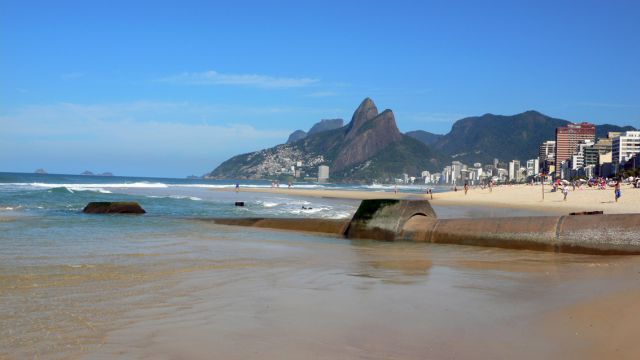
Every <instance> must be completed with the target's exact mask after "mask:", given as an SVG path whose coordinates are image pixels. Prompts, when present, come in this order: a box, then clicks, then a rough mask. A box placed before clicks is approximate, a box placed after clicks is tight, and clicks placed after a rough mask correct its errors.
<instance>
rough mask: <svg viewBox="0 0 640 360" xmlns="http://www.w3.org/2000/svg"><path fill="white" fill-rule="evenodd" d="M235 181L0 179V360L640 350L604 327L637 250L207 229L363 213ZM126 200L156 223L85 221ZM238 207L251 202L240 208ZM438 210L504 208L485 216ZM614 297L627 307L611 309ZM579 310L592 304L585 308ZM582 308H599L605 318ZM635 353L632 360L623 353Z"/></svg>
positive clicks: (629, 286) (632, 286)
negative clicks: (601, 252)
mask: <svg viewBox="0 0 640 360" xmlns="http://www.w3.org/2000/svg"><path fill="white" fill-rule="evenodd" d="M241 185H242V186H243V187H248V186H255V187H258V186H264V187H270V183H269V182H243V183H242V184H241ZM234 186H235V185H234V183H233V182H224V181H203V180H180V179H155V178H153V179H152V178H124V177H108V178H107V177H89V176H67V175H35V174H11V173H0V359H5V358H6V359H33V358H39V359H42V358H44V359H70V358H81V359H112V358H119V359H210V358H224V359H250V358H255V359H298V358H316V359H335V358H342V359H363V358H367V359H378V358H380V359H387V358H402V359H423V358H462V359H464V358H530V359H538V358H567V355H568V354H569V355H571V356H574V357H575V356H579V357H580V358H594V359H595V358H607V357H611V355H612V354H613V355H619V356H614V358H634V357H633V356H636V355H639V354H640V349H636V348H634V349H631V350H629V349H628V348H625V346H628V345H629V344H634V343H635V334H637V331H640V329H638V322H637V321H630V322H629V321H627V325H628V326H627V327H626V328H625V331H624V332H620V331H619V332H615V331H611V329H610V328H606V326H607V324H609V323H611V322H619V323H624V322H625V319H631V320H633V319H634V317H633V316H629V315H628V314H626V313H624V312H620V313H619V314H618V315H619V316H618V317H616V318H609V317H602V315H600V313H598V311H599V310H598V309H600V308H602V309H605V310H607V309H609V308H611V306H614V307H615V308H619V309H634V305H633V304H637V303H638V302H640V287H639V286H638V285H637V284H638V274H640V262H639V261H638V258H637V257H628V258H625V257H598V256H584V255H573V254H552V253H542V252H531V251H509V250H502V249H489V248H474V247H465V246H455V245H432V244H413V243H385V242H375V241H348V240H345V239H343V238H339V237H334V236H322V235H313V234H301V233H294V232H281V231H272V230H265V229H252V228H241V227H229V226H222V225H216V224H212V223H210V222H206V221H201V220H199V219H200V218H202V217H208V216H215V217H222V216H287V217H325V218H347V217H349V216H351V214H352V213H353V212H354V211H355V209H356V207H357V206H358V202H357V201H350V200H340V199H318V198H295V197H287V196H284V195H280V194H258V193H243V192H242V191H241V192H240V193H235V192H227V191H224V192H221V191H212V189H214V188H220V187H228V188H232V187H234ZM295 186H297V187H302V186H308V187H321V186H322V187H335V188H344V189H350V190H354V189H356V190H361V191H392V190H393V188H392V187H381V186H375V187H367V186H353V185H318V184H296V185H295ZM401 190H402V191H414V192H419V191H420V188H419V187H415V188H402V189H401ZM115 200H128V201H138V202H140V203H141V204H142V206H143V207H144V208H145V209H146V210H147V211H148V213H147V214H145V215H141V216H118V215H113V216H102V215H86V214H83V213H82V212H81V209H82V208H83V207H84V206H85V205H86V203H88V202H90V201H115ZM235 201H245V202H246V203H247V206H246V207H243V208H237V207H235V206H234V204H233V203H234V202H235ZM303 206H304V207H306V208H309V207H310V208H312V209H311V210H305V209H302V207H303ZM505 211H508V210H505ZM436 212H437V213H438V214H439V216H440V215H443V216H445V217H447V216H448V217H455V216H504V215H505V214H506V212H499V211H498V212H487V211H486V210H485V209H473V208H465V209H444V208H437V209H436ZM508 214H509V215H514V214H515V213H514V212H513V211H508ZM603 294H607V295H608V296H611V295H612V296H614V297H613V299H614V300H615V302H614V303H610V302H606V301H610V300H606V301H605V302H604V305H601V304H602V302H600V300H598V299H599V297H600V296H602V295H603ZM607 299H609V298H607ZM592 303H593V304H595V305H593V306H591V305H589V304H592ZM575 304H587V305H580V307H578V308H577V309H578V310H575V309H574V305H575ZM584 306H587V309H592V308H593V310H590V311H592V312H594V313H596V315H595V316H593V319H592V318H590V317H589V316H588V314H589V312H585V310H584ZM636 308H637V307H636ZM575 311H580V312H579V313H578V314H580V318H581V319H582V318H586V319H589V322H587V323H585V325H584V327H586V329H583V328H579V329H578V327H580V326H583V324H582V323H574V322H571V320H568V319H569V316H572V317H573V318H577V316H576V315H574V312H575ZM585 313H586V314H587V315H585ZM567 314H568V315H567ZM565 315H566V316H565ZM598 319H600V320H598ZM602 319H604V320H602ZM598 321H600V322H598ZM629 324H630V325H629ZM590 326H591V327H590ZM602 329H605V330H602ZM607 329H609V330H607ZM596 330H597V331H600V332H595V333H594V332H593V331H596ZM614 330H615V329H614ZM589 331H591V333H590V332H589ZM578 333H579V334H580V335H577V334H578ZM608 333H615V334H617V335H616V341H615V342H612V343H607V342H606V341H605V340H606V339H607V336H606V335H607V334H608ZM627 340H628V341H627ZM620 348H622V349H626V350H627V351H625V352H623V353H615V351H616V349H620ZM635 358H637V357H635Z"/></svg>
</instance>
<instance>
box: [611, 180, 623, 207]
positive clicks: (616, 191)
mask: <svg viewBox="0 0 640 360" xmlns="http://www.w3.org/2000/svg"><path fill="white" fill-rule="evenodd" d="M613 194H614V195H615V197H616V202H618V199H619V198H620V196H622V193H621V192H620V180H618V181H616V186H615V187H614V190H613Z"/></svg>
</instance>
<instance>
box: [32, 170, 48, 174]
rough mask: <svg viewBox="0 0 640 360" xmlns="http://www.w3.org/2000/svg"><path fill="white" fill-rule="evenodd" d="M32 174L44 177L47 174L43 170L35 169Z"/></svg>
mask: <svg viewBox="0 0 640 360" xmlns="http://www.w3.org/2000/svg"><path fill="white" fill-rule="evenodd" d="M33 173H34V174H42V175H46V174H48V173H47V171H46V170H45V169H42V168H40V169H37V170H36V171H34V172H33Z"/></svg>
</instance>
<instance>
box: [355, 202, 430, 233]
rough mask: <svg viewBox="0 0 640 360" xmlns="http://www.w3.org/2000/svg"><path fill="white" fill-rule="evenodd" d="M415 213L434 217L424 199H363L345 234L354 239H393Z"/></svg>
mask: <svg viewBox="0 0 640 360" xmlns="http://www.w3.org/2000/svg"><path fill="white" fill-rule="evenodd" d="M415 215H420V216H423V217H429V218H434V219H435V217H436V213H435V212H434V211H433V208H432V207H431V205H430V204H429V202H428V201H426V200H424V201H423V200H390V199H378V200H363V201H362V203H360V207H358V210H357V211H356V213H355V214H354V215H353V218H352V219H351V223H350V224H349V228H348V229H347V232H346V233H345V235H346V236H347V237H348V238H355V239H362V238H364V239H374V240H386V241H393V240H395V239H396V238H397V237H398V234H399V233H400V232H401V231H402V229H403V227H404V225H405V223H406V222H407V221H408V220H409V219H410V218H411V217H413V216H415Z"/></svg>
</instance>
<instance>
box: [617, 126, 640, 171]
mask: <svg viewBox="0 0 640 360" xmlns="http://www.w3.org/2000/svg"><path fill="white" fill-rule="evenodd" d="M611 153H612V154H611V159H612V161H613V163H614V164H624V163H625V162H626V161H628V160H629V159H631V157H632V156H633V155H634V154H638V153H640V131H627V132H625V133H624V134H620V135H619V136H616V137H614V138H613V139H611Z"/></svg>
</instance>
